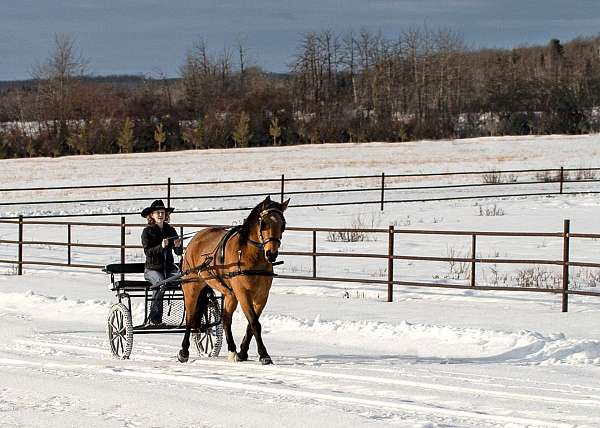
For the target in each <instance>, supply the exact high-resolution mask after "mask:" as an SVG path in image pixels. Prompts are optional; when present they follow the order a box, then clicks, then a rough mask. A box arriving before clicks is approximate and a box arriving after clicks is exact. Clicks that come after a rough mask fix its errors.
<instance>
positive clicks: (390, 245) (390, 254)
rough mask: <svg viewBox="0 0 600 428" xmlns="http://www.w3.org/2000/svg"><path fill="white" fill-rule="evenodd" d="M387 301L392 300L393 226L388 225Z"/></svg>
mask: <svg viewBox="0 0 600 428" xmlns="http://www.w3.org/2000/svg"><path fill="white" fill-rule="evenodd" d="M387 301H388V302H392V301H394V226H390V228H389V230H388V283H387Z"/></svg>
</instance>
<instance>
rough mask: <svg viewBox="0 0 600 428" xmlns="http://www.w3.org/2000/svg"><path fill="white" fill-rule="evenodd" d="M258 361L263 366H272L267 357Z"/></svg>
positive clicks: (270, 360) (269, 358) (271, 361)
mask: <svg viewBox="0 0 600 428" xmlns="http://www.w3.org/2000/svg"><path fill="white" fill-rule="evenodd" d="M259 361H260V363H261V364H262V365H263V366H266V365H269V364H273V360H272V359H271V357H269V356H268V355H267V356H266V357H260V359H259Z"/></svg>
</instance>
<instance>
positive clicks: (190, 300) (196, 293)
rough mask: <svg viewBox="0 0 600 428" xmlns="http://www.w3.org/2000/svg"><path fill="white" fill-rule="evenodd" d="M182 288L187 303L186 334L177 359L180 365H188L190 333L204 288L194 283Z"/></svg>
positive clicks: (184, 285)
mask: <svg viewBox="0 0 600 428" xmlns="http://www.w3.org/2000/svg"><path fill="white" fill-rule="evenodd" d="M182 288H183V291H184V293H183V300H184V303H185V333H184V335H183V341H182V342H181V349H180V350H179V353H178V354H177V359H178V360H179V362H180V363H186V362H187V361H188V359H189V357H190V333H191V330H192V325H193V324H194V318H195V316H196V310H197V305H198V300H199V298H200V292H201V291H202V288H204V287H202V286H200V285H199V284H197V283H196V282H195V281H194V282H193V283H189V284H185V283H184V284H183V287H182Z"/></svg>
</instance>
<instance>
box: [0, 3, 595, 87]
mask: <svg viewBox="0 0 600 428" xmlns="http://www.w3.org/2000/svg"><path fill="white" fill-rule="evenodd" d="M599 24H600V2H598V1H597V0H569V1H558V0H545V1H542V0H532V1H527V0H504V1H502V0H447V1H433V0H345V1H343V0H294V1H292V0H219V1H211V0H169V1H166V0H163V1H158V0H52V1H48V0H19V1H14V0H0V80H13V79H27V78H29V77H30V76H31V70H32V68H33V67H34V66H35V64H36V63H40V62H42V61H43V60H44V59H45V58H47V57H48V56H49V55H50V53H51V52H52V49H53V43H54V35H55V34H59V33H60V34H67V35H69V36H71V37H72V38H74V39H75V41H76V45H77V47H78V49H79V51H80V52H81V54H82V55H83V56H84V57H85V58H87V59H89V67H88V69H89V71H90V72H91V73H92V74H95V75H107V74H140V73H142V74H146V75H151V76H152V75H167V76H176V75H177V74H178V69H179V67H180V65H181V64H182V63H183V61H184V59H185V56H186V54H187V52H189V51H190V50H191V49H192V48H193V46H194V44H195V43H197V42H198V41H199V40H201V39H203V40H204V41H205V42H206V43H207V45H208V47H209V50H211V51H212V52H213V53H215V54H216V53H219V52H222V51H223V49H225V48H226V47H231V46H233V44H234V43H235V41H236V40H240V39H241V40H244V41H245V45H246V47H247V48H248V53H249V57H250V60H251V62H252V63H253V64H254V65H258V66H261V67H262V68H264V69H266V70H268V71H274V72H284V71H287V69H288V68H287V65H288V64H289V63H290V62H291V61H292V58H293V56H294V54H295V53H296V52H297V47H298V44H299V41H300V39H301V37H302V34H303V33H306V32H310V31H321V30H326V29H332V30H334V31H335V32H338V33H341V32H346V31H350V30H354V31H359V30H360V29H362V28H365V29H368V30H371V31H375V32H377V31H381V32H382V33H383V35H384V36H386V37H388V38H396V37H397V36H398V35H399V34H400V33H401V32H402V31H403V30H406V29H408V28H412V27H423V26H427V27H428V28H430V29H438V28H444V29H452V30H454V31H455V32H457V33H459V34H461V35H462V36H463V38H464V40H465V42H466V43H467V45H468V46H469V47H472V48H479V47H500V48H506V47H512V46H521V45H530V44H545V43H547V42H548V41H549V40H550V39H551V38H557V39H559V40H561V41H568V40H570V39H572V38H575V37H578V36H596V35H598V34H600V25H599Z"/></svg>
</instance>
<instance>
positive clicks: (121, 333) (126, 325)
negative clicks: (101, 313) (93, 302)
mask: <svg viewBox="0 0 600 428" xmlns="http://www.w3.org/2000/svg"><path fill="white" fill-rule="evenodd" d="M107 332H108V343H109V345H110V352H111V353H112V354H113V356H114V357H115V358H118V359H120V360H125V359H128V358H129V355H131V349H132V348H133V324H132V322H131V313H130V312H129V309H127V307H126V306H125V305H124V304H123V303H115V304H114V305H112V306H111V307H110V310H109V312H108V325H107Z"/></svg>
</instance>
